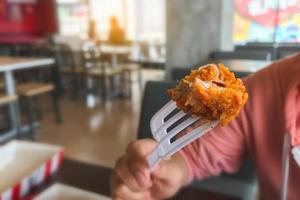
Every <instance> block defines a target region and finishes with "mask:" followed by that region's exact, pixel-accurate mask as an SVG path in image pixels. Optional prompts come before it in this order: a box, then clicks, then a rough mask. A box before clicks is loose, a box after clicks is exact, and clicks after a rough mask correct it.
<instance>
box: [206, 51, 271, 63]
mask: <svg viewBox="0 0 300 200" xmlns="http://www.w3.org/2000/svg"><path fill="white" fill-rule="evenodd" d="M210 59H213V60H217V61H218V60H226V59H243V60H271V53H269V52H254V51H232V52H230V51H214V52H212V53H211V54H210Z"/></svg>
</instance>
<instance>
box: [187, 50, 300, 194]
mask: <svg viewBox="0 0 300 200" xmlns="http://www.w3.org/2000/svg"><path fill="white" fill-rule="evenodd" d="M244 82H245V85H246V87H247V90H248V93H249V100H248V102H247V103H246V105H245V107H244V109H243V110H242V112H241V113H240V115H239V116H238V117H237V118H236V119H235V120H234V121H232V122H231V123H230V124H229V125H227V126H226V127H218V128H216V129H215V130H213V131H211V132H210V133H209V134H206V135H205V136H203V137H202V138H200V139H198V140H196V141H195V142H193V143H191V144H190V145H188V146H187V147H185V148H184V149H183V150H181V155H183V157H184V158H185V160H186V162H187V164H188V166H189V174H190V180H192V179H202V178H205V177H208V176H211V175H218V174H219V173H221V172H223V171H225V172H229V173H232V172H235V171H237V170H238V169H239V167H240V165H241V163H242V161H243V159H244V158H245V157H247V156H248V157H250V158H251V159H252V160H253V162H254V164H255V166H256V168H257V173H258V179H259V186H260V190H259V193H260V194H259V195H260V199H279V197H280V186H281V170H282V147H283V138H284V134H285V133H289V134H290V135H291V138H292V139H291V144H292V146H295V145H298V144H300V53H299V54H296V55H294V56H291V57H288V58H286V59H283V60H280V61H277V62H274V63H273V64H271V65H270V66H268V67H267V68H265V69H263V70H261V71H259V72H257V73H255V74H253V75H251V76H249V77H247V78H246V79H245V80H244ZM290 162H291V163H290V175H289V188H288V199H300V167H298V166H297V164H296V162H295V160H294V159H293V158H292V156H291V161H290Z"/></svg>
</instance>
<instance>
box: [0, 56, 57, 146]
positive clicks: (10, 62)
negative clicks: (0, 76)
mask: <svg viewBox="0 0 300 200" xmlns="http://www.w3.org/2000/svg"><path fill="white" fill-rule="evenodd" d="M54 63H55V60H54V59H52V58H24V57H10V56H0V72H3V73H4V78H5V85H6V86H5V87H6V93H7V94H8V95H16V89H15V83H14V77H13V71H15V70H20V69H28V68H34V67H43V66H49V65H52V64H54ZM9 115H10V120H11V123H12V130H10V131H9V132H7V133H4V134H1V136H0V142H4V141H6V140H8V139H11V138H13V137H15V136H16V134H17V129H18V117H17V116H18V109H17V104H16V103H12V104H10V105H9Z"/></svg>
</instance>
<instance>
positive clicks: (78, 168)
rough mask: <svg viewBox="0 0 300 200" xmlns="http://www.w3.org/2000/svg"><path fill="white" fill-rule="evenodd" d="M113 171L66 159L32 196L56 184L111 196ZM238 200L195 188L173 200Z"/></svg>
mask: <svg viewBox="0 0 300 200" xmlns="http://www.w3.org/2000/svg"><path fill="white" fill-rule="evenodd" d="M111 173H112V169H110V168H106V167H101V166H97V165H92V164H87V163H83V162H79V161H75V160H70V159H65V160H64V161H63V164H62V167H61V169H60V170H59V171H58V172H57V173H56V174H55V175H54V176H53V177H52V178H51V179H50V180H49V181H48V182H47V183H45V184H44V185H41V186H40V187H39V188H36V189H35V190H33V191H32V193H31V195H30V196H33V195H35V194H38V193H40V192H42V191H44V190H45V189H46V188H48V187H49V186H50V185H52V184H54V183H63V184H66V185H70V186H73V187H77V188H80V189H84V190H87V191H91V192H95V193H98V194H101V195H104V196H109V195H110V189H109V179H110V175H111ZM199 198H201V200H212V199H213V200H237V199H238V198H236V197H231V196H227V195H223V194H216V193H212V192H209V191H204V190H198V189H195V188H194V187H186V188H184V189H182V190H181V191H180V192H179V193H178V194H177V195H176V196H175V197H174V198H172V200H182V199H188V200H198V199H199Z"/></svg>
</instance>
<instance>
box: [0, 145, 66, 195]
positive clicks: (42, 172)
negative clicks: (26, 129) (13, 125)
mask: <svg viewBox="0 0 300 200" xmlns="http://www.w3.org/2000/svg"><path fill="white" fill-rule="evenodd" d="M62 158H63V149H62V148H61V147H59V146H54V145H46V144H40V143H35V142H25V141H12V142H9V143H7V144H6V145H4V146H2V147H0V161H1V164H0V200H18V199H21V198H22V197H24V196H25V195H27V194H28V192H29V191H30V188H31V187H33V186H36V185H38V184H40V183H42V182H44V181H45V180H46V179H47V178H48V177H49V176H50V175H51V174H53V173H54V172H56V171H57V169H58V168H59V167H60V165H61V161H62Z"/></svg>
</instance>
